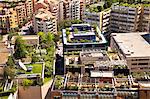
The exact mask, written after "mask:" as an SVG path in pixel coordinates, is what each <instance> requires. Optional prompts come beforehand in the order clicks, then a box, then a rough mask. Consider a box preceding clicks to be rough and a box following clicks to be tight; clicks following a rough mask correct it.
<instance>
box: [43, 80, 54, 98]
mask: <svg viewBox="0 0 150 99" xmlns="http://www.w3.org/2000/svg"><path fill="white" fill-rule="evenodd" d="M52 82H53V80H51V81H49V82H47V83H46V84H44V85H43V86H42V87H41V93H42V99H45V96H46V95H47V92H48V90H49V88H50V87H51V84H52Z"/></svg>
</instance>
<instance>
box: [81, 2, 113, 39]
mask: <svg viewBox="0 0 150 99" xmlns="http://www.w3.org/2000/svg"><path fill="white" fill-rule="evenodd" d="M103 5H104V2H99V3H97V4H92V5H90V6H89V7H88V8H86V10H85V11H84V18H83V21H84V22H86V23H90V24H95V25H97V26H99V29H100V31H101V32H102V33H104V35H105V36H106V35H108V34H110V32H109V26H110V22H109V21H110V12H111V9H110V8H107V9H103V10H99V9H98V8H99V7H101V8H103ZM94 9H96V10H94Z"/></svg>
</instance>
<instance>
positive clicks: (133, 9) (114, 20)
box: [110, 4, 141, 32]
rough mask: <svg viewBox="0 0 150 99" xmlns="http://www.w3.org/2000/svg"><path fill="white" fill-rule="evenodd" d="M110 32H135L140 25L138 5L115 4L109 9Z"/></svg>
mask: <svg viewBox="0 0 150 99" xmlns="http://www.w3.org/2000/svg"><path fill="white" fill-rule="evenodd" d="M111 10H112V11H111V26H110V30H111V32H135V31H138V29H139V28H138V27H139V25H140V14H141V6H140V5H130V4H128V5H125V4H117V5H113V6H112V8H111Z"/></svg>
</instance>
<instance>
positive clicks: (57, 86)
mask: <svg viewBox="0 0 150 99" xmlns="http://www.w3.org/2000/svg"><path fill="white" fill-rule="evenodd" d="M54 88H55V89H62V88H63V78H62V77H61V76H58V75H57V76H56V77H55V84H54Z"/></svg>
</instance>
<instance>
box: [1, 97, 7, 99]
mask: <svg viewBox="0 0 150 99" xmlns="http://www.w3.org/2000/svg"><path fill="white" fill-rule="evenodd" d="M0 99H8V96H2V97H0Z"/></svg>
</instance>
